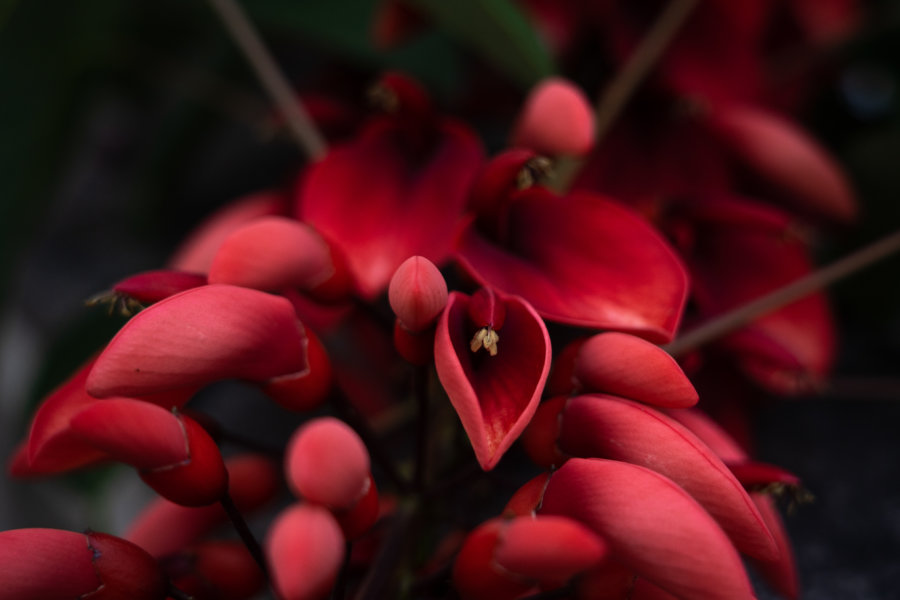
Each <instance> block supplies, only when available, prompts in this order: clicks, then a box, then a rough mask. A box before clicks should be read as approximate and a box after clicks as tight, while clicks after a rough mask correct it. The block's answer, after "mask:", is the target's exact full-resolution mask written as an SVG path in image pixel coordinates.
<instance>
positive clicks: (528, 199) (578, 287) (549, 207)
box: [458, 151, 687, 342]
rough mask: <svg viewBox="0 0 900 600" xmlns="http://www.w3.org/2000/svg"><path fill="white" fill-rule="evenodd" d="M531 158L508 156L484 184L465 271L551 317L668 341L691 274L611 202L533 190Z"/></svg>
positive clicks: (478, 190)
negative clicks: (516, 296)
mask: <svg viewBox="0 0 900 600" xmlns="http://www.w3.org/2000/svg"><path fill="white" fill-rule="evenodd" d="M533 158H534V156H533V155H532V154H530V153H527V152H522V151H513V152H509V153H507V154H504V155H501V156H499V157H497V158H496V159H494V160H493V161H492V162H491V163H489V165H488V166H487V167H486V168H485V170H484V171H483V173H482V175H481V176H480V177H479V180H478V181H477V182H476V184H475V187H474V189H473V200H472V205H473V208H474V210H475V211H476V218H475V219H474V221H473V222H472V223H471V224H470V226H469V227H468V228H467V229H466V230H465V232H464V233H463V235H462V238H461V240H460V244H459V250H458V251H459V255H458V258H459V261H460V262H461V264H462V266H463V267H465V268H466V270H467V271H469V273H470V274H471V275H472V276H473V277H475V278H476V279H477V280H478V281H479V282H480V283H482V285H486V286H491V287H494V288H495V289H497V290H499V291H502V292H504V293H507V294H515V295H519V296H522V297H523V298H525V299H526V300H527V301H528V302H529V303H530V304H532V305H533V306H534V308H535V309H536V310H537V311H538V313H539V314H540V315H541V316H543V317H544V318H546V319H548V320H551V321H559V322H561V323H567V324H571V325H579V326H583V327H592V328H598V329H615V330H621V331H628V332H632V333H635V334H638V335H641V336H643V337H646V338H648V339H651V340H652V341H656V342H663V341H667V340H670V339H671V338H672V336H673V335H674V333H675V330H676V328H677V327H678V323H679V320H680V318H681V311H682V309H683V306H684V302H685V298H686V295H687V276H686V274H685V272H684V268H683V267H682V265H681V263H680V261H679V260H678V258H677V257H676V256H675V254H674V253H673V252H672V250H671V249H670V248H669V246H668V245H667V244H666V242H665V241H663V239H662V238H661V237H660V236H659V235H658V234H657V233H656V232H655V231H654V230H653V228H652V227H651V226H650V225H648V224H647V223H646V222H644V221H643V220H642V219H641V218H640V217H638V216H637V215H636V214H634V213H632V212H631V211H630V210H629V209H628V208H625V207H624V206H622V205H620V204H617V203H615V202H613V201H611V200H609V199H607V198H604V197H602V196H598V195H595V194H590V193H587V192H573V193H570V194H569V195H567V196H564V197H560V196H557V195H556V194H554V193H553V192H551V191H550V190H548V189H547V188H545V187H543V186H541V185H530V183H532V182H533V173H532V169H533V167H534V165H535V163H534V162H533V160H532V159H533ZM517 181H518V182H519V183H517ZM522 186H525V188H524V189H521V187H522Z"/></svg>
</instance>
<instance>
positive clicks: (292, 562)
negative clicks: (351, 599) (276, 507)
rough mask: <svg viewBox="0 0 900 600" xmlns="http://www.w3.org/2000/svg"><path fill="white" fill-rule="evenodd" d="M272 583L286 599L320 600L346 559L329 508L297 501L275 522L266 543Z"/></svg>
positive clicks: (340, 537)
mask: <svg viewBox="0 0 900 600" xmlns="http://www.w3.org/2000/svg"><path fill="white" fill-rule="evenodd" d="M265 548H266V558H267V559H268V563H269V567H270V570H271V573H270V574H271V577H272V584H273V586H274V587H275V590H276V591H277V592H278V596H279V598H282V599H283V600H321V599H322V598H324V597H325V596H326V595H327V594H328V591H329V590H330V589H331V587H332V586H333V585H334V581H335V579H336V578H337V574H338V571H339V570H340V568H341V563H342V562H343V560H344V536H343V535H342V534H341V528H340V527H339V526H338V524H337V521H335V519H334V517H333V516H332V514H331V513H330V512H328V511H327V510H326V509H324V508H322V507H319V506H313V505H309V504H295V505H294V506H291V507H289V508H287V509H286V510H284V511H283V512H282V513H281V514H280V515H278V517H277V518H276V519H275V522H274V523H272V526H271V527H270V528H269V533H268V535H267V537H266V542H265Z"/></svg>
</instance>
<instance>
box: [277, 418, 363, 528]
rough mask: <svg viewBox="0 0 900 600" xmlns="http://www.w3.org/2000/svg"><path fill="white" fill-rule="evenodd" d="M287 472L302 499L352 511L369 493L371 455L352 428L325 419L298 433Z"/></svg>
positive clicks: (289, 446)
mask: <svg viewBox="0 0 900 600" xmlns="http://www.w3.org/2000/svg"><path fill="white" fill-rule="evenodd" d="M285 471H286V473H285V474H286V476H287V480H288V483H289V484H290V486H291V487H292V489H293V491H294V492H295V493H296V494H297V495H298V496H300V497H302V498H304V499H305V500H307V501H309V502H313V503H316V504H323V505H325V506H327V507H328V508H331V509H336V510H343V509H349V508H351V507H353V506H354V505H355V504H356V503H357V502H358V501H359V500H360V498H362V497H363V495H364V494H365V493H366V492H367V491H368V490H367V488H368V485H369V452H368V450H366V446H365V444H363V441H362V440H361V439H360V438H359V436H358V435H357V434H356V432H355V431H353V429H351V428H350V426H349V425H347V424H346V423H344V422H343V421H340V420H339V419H335V418H333V417H322V418H318V419H314V420H312V421H310V422H308V423H306V424H305V425H303V426H302V427H301V428H300V429H298V430H297V431H296V432H295V433H294V436H293V437H292V438H291V441H290V442H289V443H288V448H287V460H286V461H285Z"/></svg>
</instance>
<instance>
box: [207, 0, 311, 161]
mask: <svg viewBox="0 0 900 600" xmlns="http://www.w3.org/2000/svg"><path fill="white" fill-rule="evenodd" d="M209 3H210V5H212V7H213V9H214V10H215V11H216V13H217V14H218V15H219V18H221V19H222V22H223V23H224V24H225V28H226V29H227V30H228V32H229V33H230V34H231V36H232V38H234V41H235V42H236V43H237V45H238V46H239V47H240V49H241V51H242V52H243V53H244V57H245V58H246V59H247V62H249V63H250V66H251V67H252V68H253V71H254V72H255V73H256V76H257V78H258V79H259V82H260V83H261V84H262V86H263V88H264V89H265V90H266V93H267V94H268V95H269V97H270V98H271V99H272V101H273V102H274V103H275V106H277V107H278V110H279V111H280V112H281V114H282V115H283V116H284V119H285V121H286V123H287V126H288V129H289V130H290V131H291V133H292V134H293V137H294V139H295V140H296V142H297V144H298V145H299V146H300V149H301V150H303V152H304V153H306V156H307V157H308V158H309V159H310V160H318V159H320V158H322V157H323V156H324V155H325V152H326V150H327V148H328V145H327V143H326V142H325V138H324V137H323V136H322V134H321V133H320V132H319V130H318V129H317V128H316V126H315V123H313V120H312V119H311V118H310V116H309V114H307V112H306V110H305V109H304V108H303V105H302V104H301V103H300V101H299V100H298V99H297V97H296V94H295V93H294V91H293V90H292V89H291V86H290V84H289V83H288V81H287V78H286V77H285V76H284V73H283V72H282V71H281V69H280V68H279V67H278V64H277V63H276V62H275V59H274V58H273V57H272V54H271V53H270V52H269V50H268V49H267V48H266V45H265V44H264V43H263V41H262V38H261V37H260V35H259V33H258V32H257V31H256V28H255V27H254V26H253V23H251V22H250V19H248V18H247V15H246V14H245V13H244V11H243V9H242V8H241V7H240V5H239V4H238V3H237V2H235V0H209Z"/></svg>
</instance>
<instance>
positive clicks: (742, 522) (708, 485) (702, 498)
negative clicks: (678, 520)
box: [559, 394, 778, 559]
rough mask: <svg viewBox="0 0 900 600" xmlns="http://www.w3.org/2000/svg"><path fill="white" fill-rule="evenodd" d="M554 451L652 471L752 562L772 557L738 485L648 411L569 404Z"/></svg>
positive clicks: (692, 440) (614, 403)
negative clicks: (681, 491)
mask: <svg viewBox="0 0 900 600" xmlns="http://www.w3.org/2000/svg"><path fill="white" fill-rule="evenodd" d="M559 446H560V448H561V449H562V450H563V452H566V453H567V454H569V455H571V456H579V457H584V458H593V457H596V458H610V459H614V460H621V461H625V462H629V463H632V464H636V465H640V466H642V467H646V468H648V469H652V470H653V471H656V472H657V473H659V474H661V475H665V476H666V477H668V478H669V479H671V480H672V481H674V482H675V483H677V484H678V485H680V486H681V487H682V488H684V490H685V491H687V492H688V493H689V494H690V495H691V496H693V497H694V499H695V500H696V501H697V502H699V503H700V504H701V505H702V506H703V507H704V508H705V509H706V510H707V511H708V512H709V513H710V514H711V515H712V516H713V517H714V518H715V519H716V520H717V521H718V522H719V525H720V526H721V527H722V529H724V530H725V532H726V533H727V534H728V535H729V536H730V537H731V539H732V541H733V542H734V545H735V546H736V547H737V548H738V550H741V551H742V552H745V553H747V554H749V555H751V556H758V557H763V558H766V559H771V558H774V557H777V555H778V549H777V547H776V545H775V540H774V539H773V538H772V534H771V533H770V532H769V530H768V528H767V527H766V525H765V523H764V522H763V520H762V517H761V516H760V514H759V512H758V511H757V510H756V506H755V505H754V504H753V501H752V500H751V499H750V496H749V495H748V494H747V492H746V491H745V490H744V488H743V486H742V485H741V483H740V482H739V481H738V480H737V479H736V478H735V477H734V475H733V474H732V473H731V471H730V470H729V469H728V467H727V466H725V464H724V463H723V462H722V461H721V460H719V458H718V457H716V455H715V454H714V453H713V451H712V450H710V449H709V448H708V447H706V445H705V444H703V442H702V441H700V440H699V439H698V438H697V437H696V436H694V435H693V434H692V433H691V432H690V431H688V430H687V428H685V427H684V426H682V425H680V424H679V423H677V422H675V421H673V420H672V419H670V418H668V417H666V416H665V415H663V414H662V413H659V412H657V411H655V410H653V409H652V408H650V407H648V406H643V405H641V404H639V403H637V402H631V401H628V400H623V399H620V398H613V397H610V396H602V395H599V394H596V395H586V396H577V397H575V398H572V399H571V400H569V402H568V404H567V405H566V408H565V410H564V411H563V413H562V420H561V426H560V437H559Z"/></svg>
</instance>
